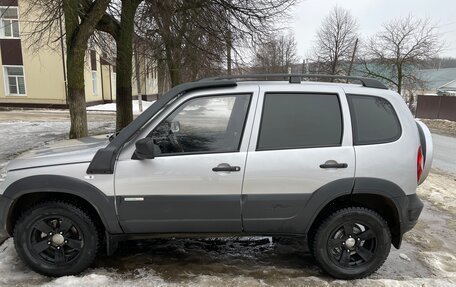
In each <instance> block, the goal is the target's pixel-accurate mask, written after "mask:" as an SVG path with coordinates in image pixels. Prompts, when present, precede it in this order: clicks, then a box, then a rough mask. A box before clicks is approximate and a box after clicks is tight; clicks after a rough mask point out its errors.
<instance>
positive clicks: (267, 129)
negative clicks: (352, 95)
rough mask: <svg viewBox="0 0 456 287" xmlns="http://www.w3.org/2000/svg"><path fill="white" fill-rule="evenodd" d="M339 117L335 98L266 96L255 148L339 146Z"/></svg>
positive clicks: (340, 118) (298, 95)
mask: <svg viewBox="0 0 456 287" xmlns="http://www.w3.org/2000/svg"><path fill="white" fill-rule="evenodd" d="M341 138H342V117H341V112H340V106H339V98H338V96H337V95H325V94H266V95H265V99H264V104H263V115H262V120H261V127H260V134H259V140H258V149H259V150H261V149H280V148H300V147H319V146H336V145H340V143H341Z"/></svg>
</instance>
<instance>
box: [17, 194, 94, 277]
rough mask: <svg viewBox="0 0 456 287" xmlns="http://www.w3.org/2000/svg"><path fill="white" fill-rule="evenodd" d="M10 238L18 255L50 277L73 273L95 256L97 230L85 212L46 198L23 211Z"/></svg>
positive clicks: (88, 263)
mask: <svg viewBox="0 0 456 287" xmlns="http://www.w3.org/2000/svg"><path fill="white" fill-rule="evenodd" d="M14 242H15V246H16V251H17V253H18V255H19V257H20V258H21V259H22V260H23V261H24V262H25V263H26V264H27V265H28V266H29V267H30V268H31V269H33V270H34V271H36V272H38V273H40V274H43V275H46V276H53V277H57V276H66V275H75V274H78V273H80V272H82V271H83V270H84V269H86V268H87V267H89V266H90V265H91V264H92V262H93V260H94V259H95V256H96V254H97V249H98V231H97V228H96V224H95V223H94V222H93V221H92V219H91V218H90V216H89V215H88V213H87V212H85V211H83V210H82V209H80V208H78V207H76V206H75V205H73V204H70V203H66V202H60V201H48V202H43V203H40V204H38V205H36V206H34V207H33V208H31V209H29V210H27V211H25V212H24V214H23V215H22V216H21V217H20V219H19V220H18V222H17V224H16V226H15V229H14Z"/></svg>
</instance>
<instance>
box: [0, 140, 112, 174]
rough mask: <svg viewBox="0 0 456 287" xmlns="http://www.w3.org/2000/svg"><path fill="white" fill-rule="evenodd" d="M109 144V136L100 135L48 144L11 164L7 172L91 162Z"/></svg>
mask: <svg viewBox="0 0 456 287" xmlns="http://www.w3.org/2000/svg"><path fill="white" fill-rule="evenodd" d="M108 143H109V141H108V138H107V135H100V136H92V137H85V138H80V139H75V140H65V141H59V142H57V143H54V144H46V145H45V146H44V147H42V148H40V149H35V150H31V151H28V152H26V153H24V154H22V155H21V156H19V157H18V158H16V159H14V160H12V161H11V162H9V163H8V165H7V170H15V169H24V168H32V167H43V166H50V165H61V164H71V163H81V162H90V161H91V160H92V158H93V156H94V155H95V153H96V152H97V151H98V150H99V149H100V148H104V147H106V146H107V145H108Z"/></svg>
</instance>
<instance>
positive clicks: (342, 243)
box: [312, 207, 391, 279]
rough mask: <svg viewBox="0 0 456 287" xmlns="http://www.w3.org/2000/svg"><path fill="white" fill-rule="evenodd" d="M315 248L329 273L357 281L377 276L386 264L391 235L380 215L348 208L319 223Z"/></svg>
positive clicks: (365, 209) (317, 255) (359, 208)
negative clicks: (377, 272)
mask: <svg viewBox="0 0 456 287" xmlns="http://www.w3.org/2000/svg"><path fill="white" fill-rule="evenodd" d="M312 247H313V254H314V256H315V258H316V260H317V261H318V263H319V264H320V266H321V267H322V268H323V270H325V271H326V272H327V273H329V274H330V275H332V276H334V277H336V278H340V279H358V278H363V277H366V276H368V275H370V274H372V273H374V272H375V271H376V270H377V269H378V268H380V266H381V265H382V264H383V263H384V262H385V260H386V258H387V257H388V254H389V251H390V248H391V233H390V230H389V227H388V224H387V223H386V222H385V220H384V219H383V218H382V217H381V216H380V215H379V214H378V213H376V212H374V211H372V210H370V209H367V208H362V207H349V208H344V209H340V210H338V211H336V212H334V213H332V214H331V215H330V216H328V217H327V218H326V219H325V220H324V221H323V222H322V223H321V224H320V226H319V227H318V229H317V232H316V235H315V237H314V242H313V245H312Z"/></svg>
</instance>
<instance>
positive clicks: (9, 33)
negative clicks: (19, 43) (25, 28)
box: [0, 7, 19, 38]
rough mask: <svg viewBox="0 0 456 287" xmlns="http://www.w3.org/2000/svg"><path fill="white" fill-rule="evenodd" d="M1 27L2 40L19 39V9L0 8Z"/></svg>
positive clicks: (0, 35)
mask: <svg viewBox="0 0 456 287" xmlns="http://www.w3.org/2000/svg"><path fill="white" fill-rule="evenodd" d="M0 25H1V26H0V37H1V38H19V17H18V13H17V7H2V8H0Z"/></svg>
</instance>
